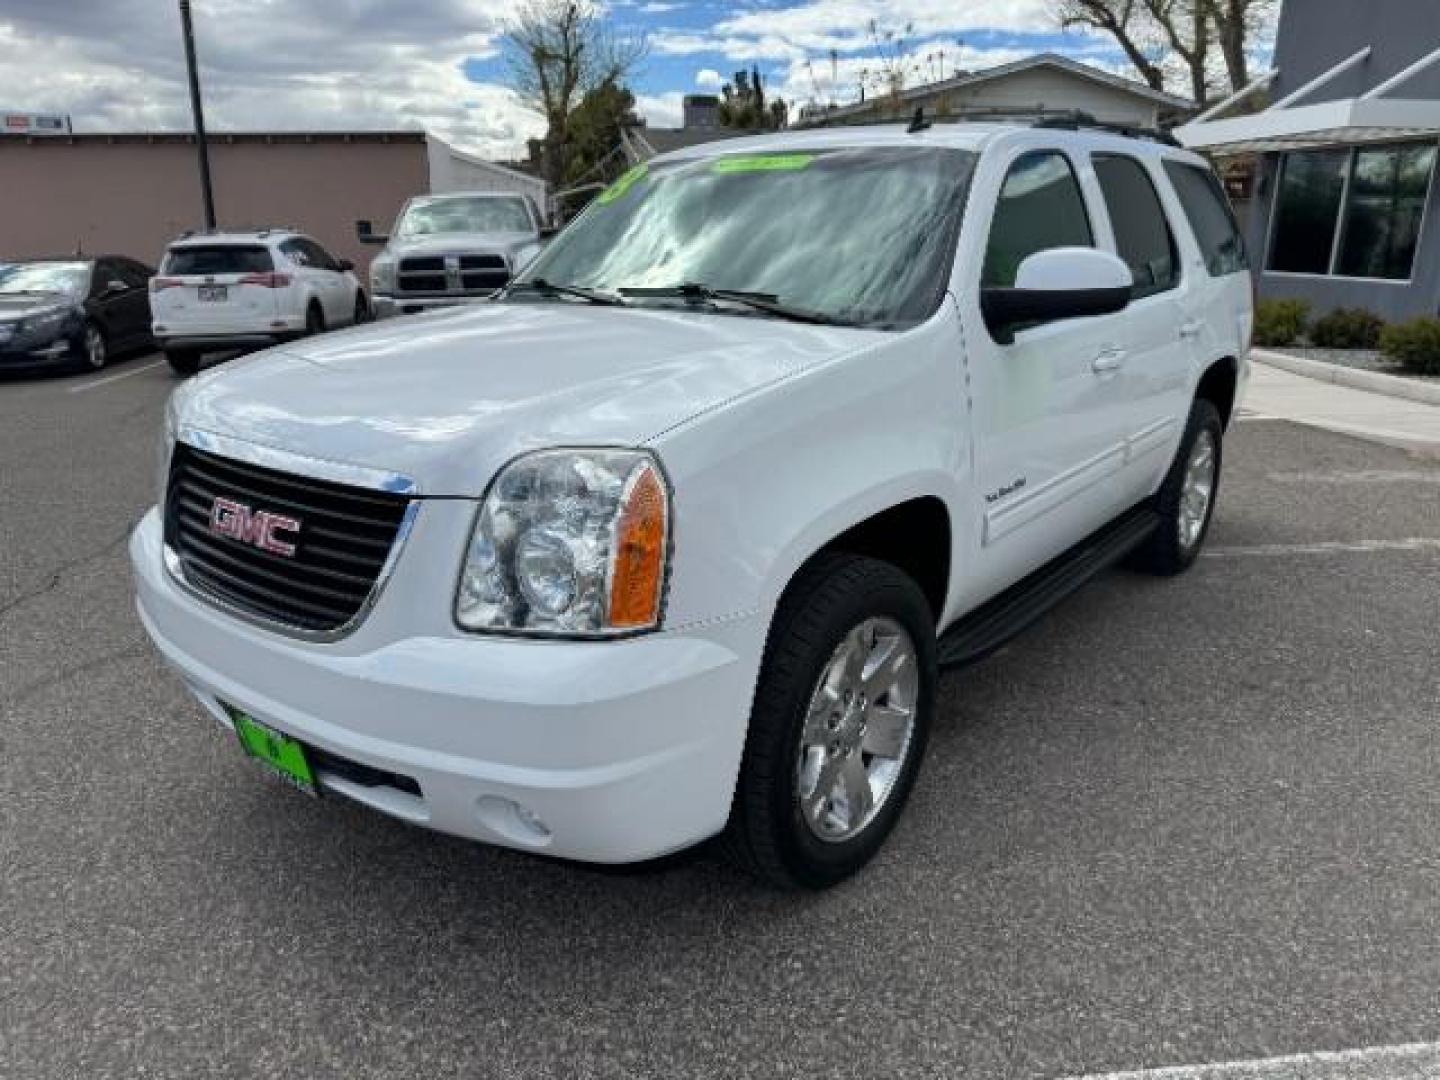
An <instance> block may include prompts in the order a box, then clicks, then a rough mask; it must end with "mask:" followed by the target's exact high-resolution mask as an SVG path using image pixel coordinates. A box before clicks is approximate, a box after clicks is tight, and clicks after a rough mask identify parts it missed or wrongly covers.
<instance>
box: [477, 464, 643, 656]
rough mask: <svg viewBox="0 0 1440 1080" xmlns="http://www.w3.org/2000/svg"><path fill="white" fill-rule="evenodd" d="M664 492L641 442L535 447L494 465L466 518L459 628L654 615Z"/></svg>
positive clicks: (534, 628)
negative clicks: (470, 523) (473, 514)
mask: <svg viewBox="0 0 1440 1080" xmlns="http://www.w3.org/2000/svg"><path fill="white" fill-rule="evenodd" d="M669 545H670V495H669V489H668V487H667V485H666V482H665V477H664V474H663V473H662V472H661V471H660V463H659V462H658V461H656V459H655V458H654V457H653V456H652V455H651V454H649V453H647V452H645V451H643V450H544V451H541V452H539V453H535V454H527V455H526V456H524V457H522V458H518V459H516V460H515V461H513V462H511V463H510V464H509V465H507V466H506V467H505V468H504V469H503V470H501V472H500V475H499V476H497V477H496V478H495V480H494V482H493V483H492V484H491V485H490V490H489V492H488V493H487V494H486V496H485V501H484V504H483V505H482V506H481V508H480V516H479V518H478V519H477V520H476V522H475V529H474V533H473V534H472V536H471V538H470V547H469V550H468V551H467V552H466V556H465V566H464V569H463V570H462V572H461V575H460V587H459V590H458V592H457V594H456V597H455V619H456V621H457V622H458V623H459V624H460V626H461V627H463V628H464V629H466V630H477V631H491V632H496V633H512V634H530V635H543V636H553V637H606V636H613V635H616V634H629V633H635V632H638V631H642V630H653V629H655V628H656V627H657V626H659V625H660V615H661V607H662V605H663V602H664V597H665V576H666V569H667V563H668V561H669Z"/></svg>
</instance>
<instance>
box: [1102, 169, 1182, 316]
mask: <svg viewBox="0 0 1440 1080" xmlns="http://www.w3.org/2000/svg"><path fill="white" fill-rule="evenodd" d="M1094 161H1095V178H1096V179H1097V180H1099V181H1100V190H1101V191H1103V192H1104V193H1105V206H1106V207H1107V208H1108V209H1109V211H1110V224H1111V225H1112V226H1113V227H1114V229H1115V247H1116V250H1117V252H1118V253H1119V255H1120V257H1121V258H1122V259H1124V260H1125V262H1126V264H1127V265H1128V266H1129V267H1130V273H1131V274H1133V275H1134V277H1135V287H1134V290H1133V295H1134V296H1135V298H1136V299H1137V300H1138V299H1140V298H1141V297H1144V296H1153V295H1154V294H1155V293H1159V292H1164V291H1165V290H1167V289H1173V288H1174V287H1175V285H1176V283H1177V282H1178V281H1179V280H1180V259H1179V257H1178V255H1177V253H1176V250H1175V238H1174V237H1173V236H1172V235H1171V234H1170V222H1169V220H1168V219H1167V218H1166V217H1165V208H1164V207H1163V206H1161V205H1160V196H1159V195H1158V194H1156V192H1155V185H1154V183H1153V182H1151V180H1150V173H1149V172H1148V171H1147V170H1146V168H1145V166H1144V165H1141V164H1140V162H1138V161H1136V160H1135V159H1134V158H1131V157H1125V156H1124V155H1120V154H1096V155H1095V156H1094Z"/></svg>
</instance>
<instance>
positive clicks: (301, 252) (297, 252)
mask: <svg viewBox="0 0 1440 1080" xmlns="http://www.w3.org/2000/svg"><path fill="white" fill-rule="evenodd" d="M280 251H281V252H282V253H283V254H284V256H285V258H287V259H289V260H290V261H291V262H292V263H294V264H295V265H296V266H310V265H312V263H313V262H314V260H313V259H311V258H310V253H309V252H307V251H306V250H305V246H304V245H303V244H302V243H301V242H300V241H299V240H286V241H285V242H284V243H283V244H281V245H280Z"/></svg>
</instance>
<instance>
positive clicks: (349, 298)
mask: <svg viewBox="0 0 1440 1080" xmlns="http://www.w3.org/2000/svg"><path fill="white" fill-rule="evenodd" d="M353 270H354V267H353V266H352V265H351V264H350V262H349V261H348V260H345V259H336V258H334V257H333V256H332V255H331V254H330V253H329V252H328V251H326V250H325V249H324V248H323V247H321V246H320V245H319V244H317V243H316V242H315V241H314V240H312V239H311V238H310V237H308V236H305V235H304V234H302V233H297V232H292V231H290V230H288V229H267V230H264V231H261V232H235V233H205V234H197V235H193V236H185V237H182V238H181V239H179V240H177V241H175V242H174V243H173V244H171V245H170V247H169V249H168V250H167V251H166V252H165V260H164V262H163V263H162V264H161V266H160V270H159V272H158V273H157V274H156V276H155V277H153V278H151V280H150V309H151V313H152V318H153V320H154V322H153V329H154V335H155V340H156V341H157V342H159V344H160V347H161V348H162V349H164V350H165V358H166V359H167V360H169V361H170V366H171V367H172V368H174V369H175V371H176V372H177V373H179V374H182V375H191V374H194V373H195V372H196V371H198V370H199V368H200V360H201V357H202V356H203V355H204V354H205V353H207V352H218V351H221V350H228V349H244V348H251V347H255V346H265V345H273V344H275V343H277V342H281V341H288V340H290V339H292V338H296V337H301V336H304V335H309V334H318V333H321V332H323V331H324V330H326V329H327V328H329V327H333V326H345V325H348V324H352V323H359V322H364V321H365V320H366V319H367V318H368V317H369V313H370V305H369V301H368V300H367V299H366V296H365V290H364V289H363V287H362V286H361V284H360V282H359V280H358V279H357V278H356V277H355V274H354V273H353Z"/></svg>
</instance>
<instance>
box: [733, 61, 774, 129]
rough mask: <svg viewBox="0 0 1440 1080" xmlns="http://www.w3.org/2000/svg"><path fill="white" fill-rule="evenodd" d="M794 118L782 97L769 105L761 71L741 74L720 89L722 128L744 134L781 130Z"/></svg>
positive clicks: (771, 101)
mask: <svg viewBox="0 0 1440 1080" xmlns="http://www.w3.org/2000/svg"><path fill="white" fill-rule="evenodd" d="M789 119H790V106H789V105H787V104H786V103H785V101H784V99H782V98H774V99H773V100H770V101H768V102H767V100H766V97H765V82H764V80H763V79H762V78H761V77H760V69H759V68H758V67H752V68H751V69H750V70H749V71H737V72H735V77H734V78H732V79H731V80H730V81H729V82H728V83H726V84H725V85H724V86H723V87H721V89H720V126H721V127H727V128H737V129H739V130H741V131H778V130H779V129H780V128H783V127H784V126H785V125H786V123H787V122H788V121H789Z"/></svg>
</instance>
